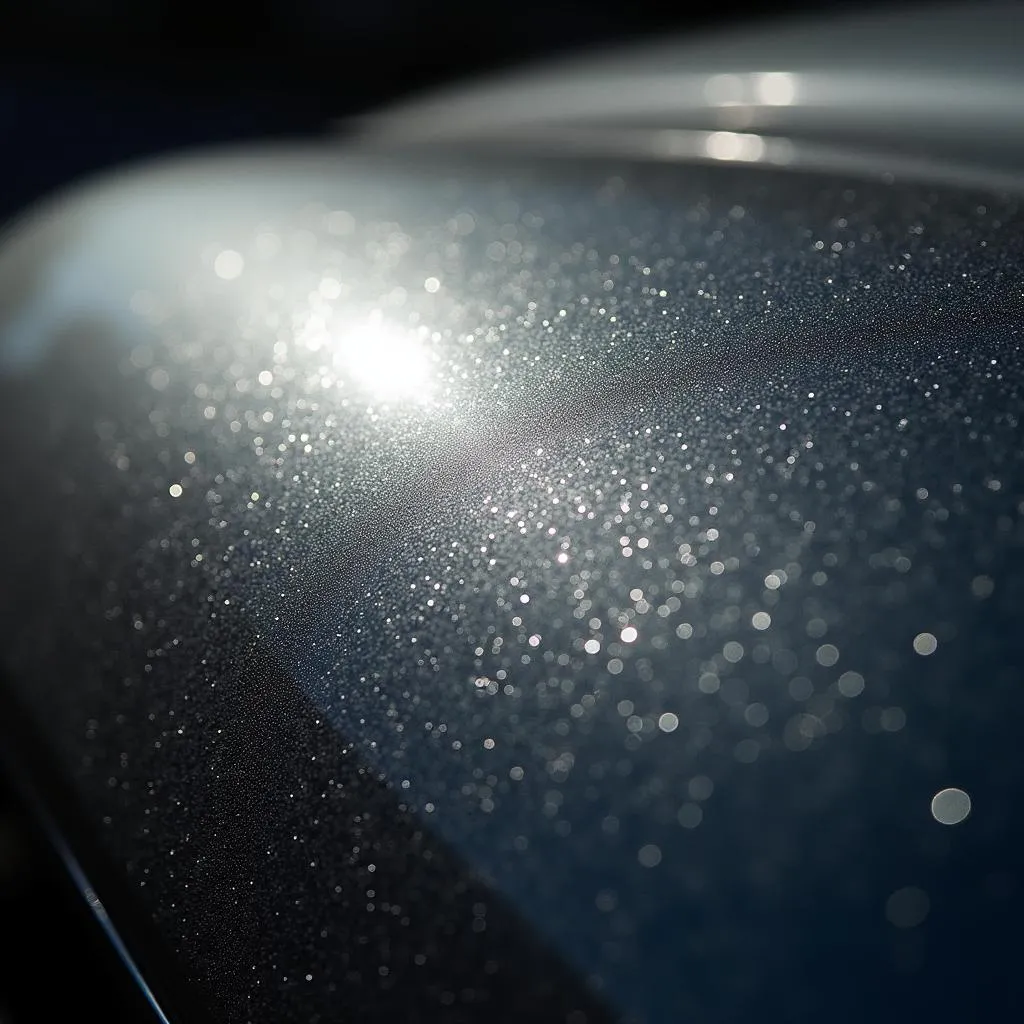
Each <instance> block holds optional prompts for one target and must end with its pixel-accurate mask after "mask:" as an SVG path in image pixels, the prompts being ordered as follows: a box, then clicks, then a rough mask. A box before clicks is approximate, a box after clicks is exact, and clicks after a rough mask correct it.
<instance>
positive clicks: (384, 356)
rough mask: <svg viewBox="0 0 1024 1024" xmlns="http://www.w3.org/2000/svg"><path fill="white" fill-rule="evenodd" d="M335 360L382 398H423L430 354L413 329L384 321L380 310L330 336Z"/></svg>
mask: <svg viewBox="0 0 1024 1024" xmlns="http://www.w3.org/2000/svg"><path fill="white" fill-rule="evenodd" d="M332 348H333V350H334V363H335V366H337V367H338V368H339V369H341V370H343V371H345V372H347V373H348V374H351V376H352V378H353V380H354V381H355V382H356V383H358V384H359V385H360V386H362V387H364V388H365V389H366V390H367V391H369V392H371V394H372V395H373V396H374V397H375V398H377V399H379V400H380V401H382V402H392V401H403V402H408V401H426V400H427V399H428V398H429V397H430V392H431V376H430V368H431V365H430V362H431V361H430V358H429V356H428V353H427V351H426V350H425V348H424V346H423V341H422V339H421V338H420V337H418V336H417V335H416V334H415V333H413V332H412V331H408V330H403V329H402V328H401V327H397V326H395V325H394V324H388V323H385V322H384V320H383V318H382V317H381V316H380V314H374V315H372V316H371V317H370V318H369V319H368V320H366V321H364V322H363V323H360V324H353V325H352V326H350V327H348V328H346V329H344V330H342V331H341V332H340V333H338V334H337V335H335V336H334V338H333V339H332Z"/></svg>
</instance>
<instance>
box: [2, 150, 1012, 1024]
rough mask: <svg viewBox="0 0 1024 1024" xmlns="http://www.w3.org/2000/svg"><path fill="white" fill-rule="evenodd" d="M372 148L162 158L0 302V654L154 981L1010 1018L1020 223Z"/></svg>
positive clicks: (750, 1014)
mask: <svg viewBox="0 0 1024 1024" xmlns="http://www.w3.org/2000/svg"><path fill="white" fill-rule="evenodd" d="M402 164H403V162H402V161H400V160H399V161H393V162H387V161H383V162H382V163H381V165H380V166H375V165H373V164H368V163H361V162H357V161H349V162H342V161H341V160H338V161H337V162H333V161H332V160H331V159H329V158H324V157H318V158H315V159H314V158H312V157H310V156H309V155H306V156H305V157H299V158H289V157H286V156H270V157H263V158H259V159H255V160H254V161H253V163H252V165H251V167H248V168H247V169H245V170H243V169H241V168H242V166H243V165H242V164H231V163H230V162H223V161H222V162H219V163H217V162H214V163H212V164H210V165H208V166H205V167H203V166H200V167H198V168H197V169H191V170H190V169H187V168H185V169H182V168H179V169H176V170H175V169H172V170H170V171H166V172H158V173H155V174H154V175H152V176H151V177H150V178H148V179H147V178H142V179H132V180H130V181H129V182H128V183H122V184H121V185H118V186H114V187H111V189H110V190H109V191H107V192H101V193H99V194H98V195H93V196H92V197H91V199H88V200H86V201H85V202H84V203H80V204H79V205H78V206H77V207H70V208H65V209H64V210H62V211H61V212H60V214H59V215H58V216H56V217H55V218H53V219H52V221H51V222H50V223H48V224H45V223H44V224H43V225H42V226H41V227H39V228H37V229H36V234H35V235H34V236H33V237H32V238H30V239H28V240H26V239H24V238H22V239H20V240H19V239H14V240H10V241H8V249H7V256H6V257H5V259H6V262H5V263H4V264H3V265H2V266H0V287H2V288H3V289H4V292H3V308H4V310H5V323H4V326H3V327H2V331H3V335H2V338H3V347H2V349H0V366H2V367H3V377H2V378H0V391H2V398H3V414H2V415H3V420H4V426H5V440H6V445H7V449H8V457H7V459H6V465H5V470H4V494H5V500H4V510H3V513H2V523H3V526H4V533H5V536H6V538H7V542H8V553H7V556H6V562H7V563H8V569H7V572H6V576H5V582H4V584H3V587H2V588H0V589H2V614H3V621H4V626H5V634H6V636H7V642H6V645H5V651H4V656H3V663H4V668H5V671H6V672H7V675H8V677H9V679H11V680H12V681H13V683H14V685H15V687H16V690H17V692H18V694H19V695H20V697H21V699H22V700H23V701H25V702H26V703H27V704H28V705H29V706H30V707H31V709H32V710H33V711H34V713H35V714H36V716H37V717H38V719H39V720H40V721H45V722H47V723H48V724H49V729H50V736H51V739H52V741H53V743H54V744H55V750H56V755H57V756H58V758H59V759H60V760H61V763H63V764H64V765H65V766H66V767H67V769H68V770H69V771H71V772H73V774H74V776H75V779H76V783H77V786H78V790H79V793H80V796H81V800H82V801H83V804H84V805H85V806H86V807H87V808H88V810H89V813H90V814H91V815H92V816H93V819H94V820H95V822H96V823H97V828H98V829H100V830H101V831H102V832H103V833H104V836H105V842H106V844H107V848H108V850H109V853H110V854H111V856H113V857H114V858H115V859H116V860H117V862H118V863H120V864H122V865H124V866H125V867H126V868H127V870H128V871H129V873H130V876H131V879H132V884H133V885H135V886H137V887H138V891H139V899H140V900H141V901H142V904H143V905H144V907H145V909H146V912H147V913H149V914H151V915H152V916H153V917H154V918H155V920H156V921H157V923H158V926H159V928H160V929H161V931H162V933H163V934H164V936H165V937H166V938H167V940H168V941H169V942H170V943H171V944H172V945H173V946H174V948H176V949H177V950H178V951H179V953H180V957H181V962H182V964H183V965H184V967H185V970H186V973H188V974H189V975H190V976H192V977H193V978H194V979H195V980H196V981H197V983H198V985H199V986H200V990H202V991H210V992H213V993H216V995H215V996H211V1000H212V1002H213V1004H214V1005H216V1007H217V1012H218V1013H221V1014H223V1015H224V1016H225V1017H227V1018H229V1019H232V1020H249V1019H253V1020H280V1019H290V1020H333V1019H344V1020H375V1019H396V1018H395V1017H394V1016H393V1014H394V1013H395V1012H399V1011H396V1010H395V1009H394V1008H395V1007H396V1006H401V1007H402V1010H401V1011H400V1012H402V1013H408V1014H411V1016H408V1017H407V1018H406V1019H410V1020H412V1019H421V1018H422V1019H451V1020H464V1019H466V1020H468V1019H473V1020H476V1019H480V1020H487V1021H495V1020H499V1019H501V1020H503V1019H505V1017H504V1016H503V1015H502V1014H507V1015H512V1014H521V1013H523V1012H526V1011H524V1010H523V1007H524V1006H526V1007H529V1011H528V1012H530V1013H535V1014H537V1015H538V1017H540V1016H541V1015H542V1014H543V1013H544V1012H547V1011H545V1010H542V1009H541V1007H544V1006H548V1005H550V1007H551V1010H550V1013H549V1019H552V1020H571V1021H582V1020H584V1019H587V1020H596V1019H598V1017H599V1016H600V1015H601V1014H602V1013H604V1012H607V1013H608V1014H609V1015H610V1016H612V1017H618V1016H624V1017H626V1018H628V1019H630V1020H637V1021H643V1022H658V1021H669V1020H682V1019H699V1020H701V1021H709V1022H713V1021H733V1020H739V1019H756V1018H759V1017H764V1018H765V1019H768V1020H773V1021H774V1020H790V1021H804V1020H812V1019H817V1018H819V1017H820V1016H821V1015H822V1014H828V1016H829V1018H830V1019H832V1020H836V1021H863V1020H864V1019H865V1018H866V1017H867V1016H868V1015H875V1016H880V1017H882V1019H897V1016H899V1017H900V1019H902V1015H904V1014H906V1013H914V1014H929V1015H932V1016H937V1017H939V1018H940V1019H946V1018H945V1017H943V1016H942V1015H943V1014H949V1013H955V1014H957V1015H958V1016H960V1017H961V1019H962V1015H963V1014H967V1015H968V1017H969V1016H970V1014H971V1013H972V1010H971V1006H972V1005H973V1000H974V999H976V998H977V992H978V991H979V990H980V989H981V988H983V989H984V991H985V992H987V994H988V995H987V996H986V998H988V999H990V1000H992V1005H993V1006H998V1007H999V1008H1000V1009H1001V1010H1002V1009H1004V1008H1008V1007H1011V1006H1013V1005H1015V1004H1014V1000H1015V999H1016V1000H1017V1002H1018V1003H1019V999H1020V997H1019V996H1018V995H1015V988H1014V982H1013V975H1012V970H1013V968H1012V963H1013V958H1014V950H1013V948H1012V945H1011V946H1008V945H1007V944H1006V942H1005V941H1004V939H1003V938H1002V937H1001V935H1002V932H1003V931H1005V933H1006V934H1007V935H1009V934H1011V931H1012V929H1013V928H1015V927H1017V926H1018V925H1019V919H1020V914H1021V911H1022V906H1021V902H1020V895H1019V889H1018V884H1019V878H1018V870H1019V860H1020V857H1019V853H1020V840H1021V824H1020V815H1019V807H1018V805H1019V802H1020V794H1021V782H1022V768H1021V764H1020V758H1019V754H1018V742H1019V724H1018V723H1019V721H1020V720H1021V712H1022V711H1024V697H1022V695H1021V677H1020V670H1019V664H1020V658H1021V644H1020V631H1019V627H1018V622H1017V620H1018V616H1019V609H1020V608H1022V607H1024V584H1022V582H1021V576H1020V568H1021V563H1022V551H1024V518H1022V514H1024V473H1022V465H1021V459H1022V455H1021V450H1020V427H1019V415H1020V407H1021V402H1020V390H1021V384H1022V381H1024V365H1022V360H1021V353H1020V343H1021V334H1020V325H1021V317H1022V311H1024V299H1022V289H1021V274H1020V267H1021V256H1022V238H1024V235H1022V231H1021V229H1022V226H1024V220H1022V218H1021V216H1020V213H1019V211H1018V208H1017V204H1016V202H1015V201H1014V200H1011V199H1008V198H1005V197H1003V198H1000V197H994V196H986V195H981V194H965V193H959V192H957V191H956V190H941V191H940V190H930V189H923V188H920V187H916V186H914V185H911V184H899V183H897V184H889V185H880V184H866V183H864V182H859V181H852V180H851V181H846V180H839V181H837V180H832V179H827V178H813V177H800V176H796V175H775V174H772V173H769V172H764V171H759V170H757V169H745V170H733V169H729V168H714V169H692V168H684V167H669V168H660V169H657V170H652V169H644V168H642V167H632V168H631V167H623V166H616V167H614V168H608V167H604V166H600V165H599V164H591V165H558V164H555V163H552V164H551V165H543V164H542V165H539V166H537V167H534V168H531V169H525V170H516V169H511V170H510V169H508V168H502V167H500V166H499V165H497V164H495V163H491V164H487V163H485V162H480V163H478V164H476V165H474V164H473V163H472V161H469V160H462V161H459V160H455V161H453V162H452V163H451V164H449V165H440V164H435V163H432V162H430V161H422V163H420V164H419V166H415V167H412V168H410V167H409V166H403V165H402ZM161 174H162V175H163V176H162V177H161ZM140 182H141V183H140ZM68 209H71V211H72V212H70V213H69V212H68ZM33 239H34V240H33ZM17 246H21V249H20V250H17V249H16V248H15V247H17ZM33 247H34V248H33ZM29 249H32V251H33V252H34V254H35V255H34V261H33V259H30V258H28V257H26V256H25V255H24V254H25V252H26V251H28V250H29ZM12 252H14V253H15V255H14V256H12V255H11V254H12ZM19 253H20V255H19ZM453 879H458V883H457V884H455V883H454V882H453V881H452V880H453ZM450 886H454V888H449V887H450ZM388 893H392V895H388ZM395 893H400V896H397V895H393V894H395ZM492 908H494V909H492ZM965 934H970V935H971V936H972V939H971V944H972V948H971V949H965V948H964V943H963V936H964V935H965ZM534 946H536V950H535V951H533V952H530V950H531V949H533V947H534ZM527 947H529V949H528V948H527ZM1018 948H1019V947H1018ZM460 951H463V952H460ZM474 957H477V958H478V959H479V963H478V962H477V960H474V959H473V958H474ZM453 958H454V959H457V960H460V963H461V966H460V967H459V968H458V969H456V968H455V967H445V966H443V965H444V964H445V963H450V962H451V961H452V959H453ZM436 964H441V965H442V966H439V967H435V966H434V965H436ZM563 969H564V971H565V972H567V973H566V974H565V975H564V978H565V979H568V978H570V977H571V978H572V979H574V981H573V982H572V984H570V982H569V981H568V980H561V981H560V980H559V979H560V978H563V975H562V974H560V973H559V972H561V971H563ZM430 971H434V974H429V972H430ZM446 971H448V972H449V973H451V972H453V971H454V972H455V973H456V974H458V972H459V971H461V972H462V975H465V976H466V977H467V978H469V979H470V981H468V982H467V981H466V980H465V979H464V978H463V979H462V980H460V981H459V982H458V985H456V983H455V981H452V980H451V979H450V978H448V974H446V973H445V972H446ZM417 972H420V973H419V974H417ZM428 974H429V978H428V980H426V981H422V982H421V981H419V980H417V979H418V978H420V977H424V978H427V977H428ZM452 976H453V977H454V974H453V975H452ZM460 977H461V975H460ZM499 979H504V980H503V981H501V980H499ZM576 979H578V982H579V987H578V988H577V987H574V986H575V985H576ZM501 985H504V986H505V988H504V989H502V988H501V987H500V986H501ZM583 986H585V987H586V988H587V990H588V992H590V993H596V995H588V994H585V993H584V991H583ZM467 993H468V995H467ZM513 993H516V995H513ZM516 999H519V1002H518V1003H517V1002H516ZM591 999H599V1000H600V1001H601V1002H603V1004H604V1006H605V1008H606V1010H602V1009H597V1008H595V1007H596V1005H597V1004H596V1003H591V1002H590V1000H591ZM389 1000H390V1001H389ZM573 1014H576V1016H575V1017H573V1016H572V1015H573ZM417 1015H418V1016H417ZM438 1015H439V1016H438ZM887 1015H888V1016H887ZM509 1019H512V1017H511V1016H510V1018H509Z"/></svg>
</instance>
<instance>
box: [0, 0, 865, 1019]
mask: <svg viewBox="0 0 1024 1024" xmlns="http://www.w3.org/2000/svg"><path fill="white" fill-rule="evenodd" d="M862 6H864V5H863V4H854V3H852V2H848V0H831V2H829V0H818V2H812V0H804V2H800V0H791V2H781V3H771V4H765V3H760V4H757V3H753V2H746V3H743V2H739V3H736V2H733V3H728V2H727V3H717V4H713V5H712V4H708V5H706V6H705V7H703V8H698V9H696V10H693V9H684V7H683V5H682V4H678V5H676V4H668V3H664V2H661V3H656V2H653V0H619V2H611V0H595V2H589V3H587V2H582V0H566V2H562V3H559V4H553V3H551V2H550V0H548V2H545V0H521V2H518V3H513V2H500V0H491V2H489V3H487V4H480V5H465V4H460V3H456V2H454V0H448V2H445V0H373V2H372V3H346V2H345V0H266V2H264V3H263V4H262V5H261V4H258V3H254V2H251V0H250V2H243V0H205V2H200V0H34V2H33V3H32V4H31V6H29V5H27V4H26V5H13V4H12V5H9V6H6V7H5V8H4V9H3V10H2V11H0V138H2V140H3V143H2V147H0V152H2V154H3V155H2V157H0V222H2V221H5V220H7V219H8V218H9V217H10V216H12V215H13V214H16V213H17V212H18V211H20V210H22V209H23V208H25V207H26V206H28V205H30V204H31V203H32V202H33V201H35V200H36V199H39V198H41V197H42V196H45V195H46V194H48V193H50V192H52V191H53V190H54V189H57V188H59V187H60V186H62V185H64V184H66V183H68V182H71V181H74V180H76V179H78V178H81V177H83V176H85V175H88V174H91V173H95V172H98V171H101V170H102V169H104V168H108V167H112V166H115V165H117V164H121V163H124V162H126V161H131V160H135V159H139V158H143V157H150V156H154V155H157V154H160V153H164V152H169V151H172V150H178V149H181V148H193V147H199V146H203V145H209V144H217V143H224V142H231V141H242V140H246V139H256V138H266V137H277V138H287V137H290V136H310V135H316V134H321V133H324V132H325V131H328V130H333V129H331V128H330V127H329V126H330V125H331V124H332V122H333V121H334V120H335V119H337V118H344V117H346V116H349V115H353V114H358V113H362V112H364V111H366V110H368V109H372V108H373V107H374V106H376V105H380V104H384V103H388V102H393V101H395V100H399V99H401V98H402V97H404V96H408V95H411V94H414V93H416V92H418V91H421V90H424V89H428V88H431V87H433V86H437V85H439V84H443V83H447V82H450V81H454V80H458V79H464V78H472V76H474V75H479V74H481V73H483V72H491V71H494V70H497V69H500V68H502V67H505V66H510V65H514V64H516V63H519V62H521V61H524V60H531V59H537V58H542V57H552V56H556V55H557V54H558V53H560V52H566V51H571V50H578V49H580V48H583V47H587V46H594V45H608V44H612V43H620V42H627V41H634V40H642V39H643V38H645V37H649V36H659V37H662V36H664V35H665V34H666V33H669V32H673V33H687V34H688V33H693V32H696V31H700V30H702V29H707V28H724V27H729V26H730V25H733V24H743V23H745V22H746V23H750V22H755V21H759V20H764V19H766V18H777V17H780V16H786V15H788V14H792V13H796V12H805V11H815V10H817V11H824V12H831V13H835V12H838V11H842V10H844V9H851V8H857V7H862ZM0 950H3V952H2V953H0V1024H9V1022H10V1024H18V1022H20V1021H27V1020H47V1019H54V1018H55V1017H56V1016H57V1015H58V1014H64V1013H67V1012H69V1011H71V1012H74V1011H75V1010H76V1009H77V1010H83V1009H88V1012H90V1014H93V1015H96V1016H97V1018H98V1019H110V1020H126V1021H131V1020H135V1019H138V1018H139V1011H140V1003H139V1000H138V997H137V995H136V994H135V993H134V992H133V990H132V989H131V987H130V985H129V984H128V983H127V981H126V979H125V978H124V977H122V976H121V974H120V973H119V971H118V969H117V963H116V960H115V958H114V956H113V954H112V953H111V951H110V950H109V948H108V947H107V945H106V942H105V940H104V939H103V938H102V936H101V935H100V933H99V931H98V929H97V928H96V926H95V924H94V922H93V921H92V919H91V917H90V914H89V912H88V910H87V908H86V907H85V905H84V902H83V901H82V900H81V898H80V897H79V895H78V894H77V893H76V892H75V891H74V889H73V887H72V886H71V884H70V882H69V881H68V879H67V878H66V876H65V874H64V873H63V870H62V868H61V866H60V864H59V862H58V861H57V858H56V856H55V855H54V854H53V853H52V852H51V851H50V850H49V849H48V847H47V845H46V843H45V842H44V841H43V839H42V837H41V835H40V834H39V833H38V832H37V830H36V829H35V828H34V826H33V825H32V823H31V822H30V820H29V818H28V816H27V815H26V813H25V811H24V808H23V807H22V806H20V804H19V802H18V798H17V796H16V795H15V793H14V792H13V791H12V790H11V789H10V788H9V787H8V786H7V785H6V782H5V780H3V779H2V778H0ZM44 977H45V978H46V979H47V981H46V982H45V983H43V981H42V980H41V979H43V978H44ZM143 1019H144V1018H143Z"/></svg>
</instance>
